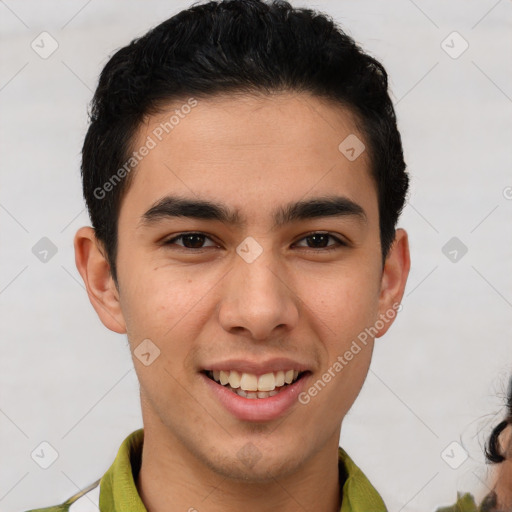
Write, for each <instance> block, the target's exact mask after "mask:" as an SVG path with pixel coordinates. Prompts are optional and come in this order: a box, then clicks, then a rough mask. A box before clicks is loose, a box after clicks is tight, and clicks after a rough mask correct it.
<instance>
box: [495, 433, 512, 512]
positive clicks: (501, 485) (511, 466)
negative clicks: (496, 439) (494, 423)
mask: <svg viewBox="0 0 512 512" xmlns="http://www.w3.org/2000/svg"><path fill="white" fill-rule="evenodd" d="M511 434H512V433H511V428H510V426H508V427H507V428H506V429H505V430H504V431H503V432H502V435H501V438H502V439H501V441H502V445H503V446H504V447H506V448H507V449H506V450H505V451H504V456H505V457H506V459H505V460H504V461H503V462H501V463H500V464H498V465H497V467H496V471H495V477H494V485H493V491H494V492H496V495H497V497H498V503H497V507H498V509H499V510H512V486H511V485H510V483H511V482H512V435H511Z"/></svg>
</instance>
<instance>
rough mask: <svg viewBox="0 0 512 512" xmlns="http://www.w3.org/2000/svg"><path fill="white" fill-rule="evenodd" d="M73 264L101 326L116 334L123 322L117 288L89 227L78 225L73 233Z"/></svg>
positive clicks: (100, 246) (124, 329) (124, 331)
mask: <svg viewBox="0 0 512 512" xmlns="http://www.w3.org/2000/svg"><path fill="white" fill-rule="evenodd" d="M74 245H75V263H76V268H77V269H78V272H80V275H81V276H82V279H83V280H84V283H85V287H86V289H87V294H88V295H89V300H90V301H91V304H92V306H93V307H94V309H95V310H96V313H97V314H98V316H99V318H100V320H101V321H102V323H103V325H105V327H107V328H108V329H110V330H111V331H114V332H118V333H119V334H124V333H126V324H125V321H124V317H123V314H122V311H121V306H120V303H119V291H118V289H117V286H116V284H115V282H114V279H113V277H112V274H111V273H110V265H109V263H108V261H107V258H106V256H105V250H104V248H103V245H102V244H101V242H100V241H99V240H98V239H97V238H96V234H95V232H94V229H93V228H91V227H83V228H80V229H79V230H78V231H77V233H76V235H75V242H74Z"/></svg>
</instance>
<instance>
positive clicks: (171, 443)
mask: <svg viewBox="0 0 512 512" xmlns="http://www.w3.org/2000/svg"><path fill="white" fill-rule="evenodd" d="M176 106H177V103H176V104H173V105H171V106H169V110H168V112H165V113H163V114H160V115H155V116H152V117H150V118H149V119H147V121H146V122H145V123H144V124H143V125H142V126H141V127H140V129H139V132H138V134H137V140H136V141H135V144H134V147H139V145H140V144H142V143H143V142H144V141H145V140H146V137H147V136H148V135H150V134H151V132H152V130H154V128H155V127H156V126H158V124H159V123H160V122H162V121H163V120H166V119H168V118H169V112H170V113H172V111H173V109H174V108H176ZM178 106H179V105H178ZM349 134H356V135H357V136H358V137H359V139H361V140H363V141H364V137H363V136H362V135H361V134H360V133H359V131H358V130H357V128H356V123H355V119H354V118H353V116H352V115H351V114H350V112H349V111H348V110H345V109H342V108H341V107H339V106H337V105H335V104H333V103H330V102H328V101H326V100H325V101H324V100H321V99H319V98H316V97H313V96H310V95H307V94H305V93H301V94H291V93H279V94H274V95H272V96H261V95H260V96H256V95H251V96H236V97H233V96H231V97H229V98H228V97H223V96H218V97H211V98H208V99H201V100H199V102H198V105H197V106H196V107H195V108H194V109H193V110H192V112H191V113H190V114H189V115H187V116H186V118H185V119H183V120H181V122H180V124H179V125H178V126H176V127H175V128H174V130H173V131H172V132H171V133H170V134H169V135H168V136H167V137H166V138H165V139H164V140H163V141H162V142H160V143H159V144H158V145H157V147H156V148H154V149H153V150H152V151H151V152H150V153H149V155H148V156H147V157H145V158H144V159H143V160H142V161H141V162H140V164H139V165H138V167H137V170H136V173H135V174H134V176H133V177H132V178H133V181H132V183H131V184H130V187H129V189H128V191H127V193H126V195H125V196H124V198H123V201H122V204H121V208H120V214H119V226H118V237H119V246H118V247H119V248H118V255H117V260H116V262H117V269H118V286H119V287H118V288H117V287H116V285H115V283H114V281H113V280H112V277H111V275H110V269H109V265H108V262H107V260H106V259H105V258H104V256H103V254H104V251H103V250H102V246H101V244H100V243H99V242H98V241H97V240H96V238H95V236H94V231H93V230H92V228H88V227H85V228H81V229H80V230H79V231H78V232H77V234H76V237H75V251H76V263H77V267H78V270H79V272H80V273H81V275H82V277H83V279H84V282H85V284H86V287H87V292H88V294H89V297H90V300H91V303H92V304H93V306H94V307H95V309H96V311H97V313H98V315H99V317H100V319H101V321H102V322H103V323H104V324H105V326H106V327H108V328H109V329H111V330H113V331H115V332H118V333H123V334H124V333H127V336H128V340H129V342H130V346H131V348H132V353H133V349H135V348H136V347H137V346H138V344H139V343H140V342H141V341H142V340H144V339H147V338H149V339H151V340H152V342H153V343H155V344H156V345H157V346H158V348H159V349H160V351H161V353H160V356H159V357H158V358H157V359H155V361H154V362H153V363H152V364H151V365H150V366H144V365H143V364H142V363H141V362H140V361H139V360H138V358H136V357H134V358H133V360H134V365H135V369H136V372H137V375H138V378H139V381H140V389H141V406H142V414H143V420H144V429H145V441H144V448H143V461H142V466H141V471H140V474H139V478H138V480H137V487H138V490H139V493H140V495H141V498H142V499H143V501H144V503H145V505H146V508H147V509H148V511H150V512H163V511H167V512H168V511H169V510H176V511H178V510H181V511H182V510H189V508H191V507H195V508H196V509H197V510H199V511H200V510H208V511H209V512H216V511H220V510H222V511H223V512H229V511H235V510H239V509H240V507H241V506H243V509H244V510H245V511H246V512H249V511H251V512H252V511H255V512H256V511H258V512H261V511H270V510H276V507H279V508H278V510H281V511H285V512H287V511H290V512H291V511H293V512H296V511H297V509H298V508H299V509H301V510H322V511H329V512H334V511H337V510H339V508H340V506H341V501H340V489H339V483H338V466H337V464H338V460H337V447H338V444H339V438H340V430H341V424H342V421H343V418H344V416H345V414H346V413H347V411H348V410H349V408H350V407H351V405H352V404H353V402H354V400H355V398H356V396H357V395H358V393H359V391H360V389H361V386H362V384H363V382H364V380H365V377H366V374H367V371H368V367H369V364H370V360H371V353H372V349H373V340H370V341H369V342H368V344H367V346H366V347H364V348H363V349H362V350H361V351H360V352H359V353H358V354H357V355H356V356H354V358H353V359H352V360H351V361H350V362H349V364H347V365H346V366H345V367H344V368H343V370H342V371H341V372H340V373H338V374H337V375H336V377H335V378H333V379H332V380H331V381H330V382H329V384H328V385H327V386H325V388H324V389H322V390H321V392H319V393H318V395H317V396H315V397H314V398H312V399H311V401H310V402H309V403H308V404H307V405H302V404H300V403H295V404H294V405H293V406H292V408H291V409H290V410H288V411H287V413H286V415H285V416H283V417H281V418H279V419H276V420H272V421H262V422H254V421H241V420H239V419H237V418H236V417H235V416H233V415H231V414H230V413H228V412H227V411H226V410H225V409H224V408H223V407H222V406H221V405H220V404H219V402H218V401H217V400H216V399H215V398H214V396H213V395H212V394H211V392H210V391H209V389H207V387H206V386H205V384H204V382H203V380H202V378H201V377H200V375H199V373H198V372H199V371H201V370H203V369H204V368H205V367H206V368H207V367H208V363H210V364H211V363H212V362H217V361H223V360H226V359H228V358H234V357H239V358H242V359H245V360H257V361H261V360H265V359H269V358H271V357H290V358H292V359H294V360H296V361H300V362H302V363H305V364H307V365H308V367H309V369H310V371H311V375H310V376H309V377H308V379H310V380H309V382H310V383H311V384H312V383H314V382H315V381H317V379H318V378H319V377H320V376H321V375H322V374H323V373H324V372H325V371H327V369H328V368H329V367H331V366H332V365H333V363H334V362H335V361H336V359H337V357H338V356H340V355H343V354H344V352H345V351H346V350H347V349H348V348H349V347H350V345H351V343H352V342H353V340H355V339H356V338H357V335H358V334H359V333H361V332H362V331H364V329H365V328H367V327H370V326H373V325H374V324H375V323H376V321H377V320H378V319H379V315H382V314H385V313H386V312H388V311H390V310H393V304H395V306H396V304H397V303H399V302H400V300H401V298H402V295H403V292H404V288H405V284H406V280H407V275H408V272H409V266H410V258H409V248H408V241H407V234H406V232H405V231H404V230H402V229H398V230H397V232H396V238H395V242H394V244H393V246H392V249H391V251H390V253H389V255H388V257H387V259H386V262H385V265H384V266H383V265H382V257H381V248H380V236H379V217H378V203H377V192H376V186H375V183H374V181H373V179H372V178H371V176H370V172H369V165H370V161H369V156H368V153H367V152H363V153H362V154H361V156H360V157H359V158H357V159H356V160H355V161H352V162H351V161H349V160H348V159H347V158H346V157H345V156H344V155H343V154H342V153H340V151H339V150H338V145H339V144H340V142H341V141H342V140H344V139H345V138H346V137H347V136H348V135H349ZM167 194H180V195H183V196H186V197H189V198H192V199H197V198H201V199H209V200H211V201H215V202H220V203H223V204H225V205H226V207H228V208H230V209H233V210H238V212H239V213H240V215H241V216H243V217H244V218H245V220H246V224H245V225H240V226H234V225H227V224H223V223H221V222H219V221H212V220H197V219H189V218H164V219H161V220H160V221H159V222H155V223H152V224H150V225H147V224H145V223H144V222H142V221H141V219H142V216H143V215H144V213H145V212H146V211H147V210H148V209H150V208H151V207H152V206H153V205H154V204H155V203H156V202H157V201H158V200H160V199H161V198H162V197H164V196H165V195H167ZM332 195H337V196H344V197H346V198H349V199H350V200H351V201H353V202H355V203H357V204H358V205H360V206H361V208H362V209H363V210H364V212H365V215H366V219H365V220H364V221H361V220H360V219H359V218H358V217H357V216H355V215H345V216H341V217H322V218H315V219H306V220H300V221H297V222H294V223H291V224H287V225H284V226H281V227H279V228H276V229H273V218H272V215H271V212H272V211H273V210H274V209H275V208H277V207H280V206H283V205H286V204H288V203H290V202H296V201H299V200H305V199H310V198H312V197H324V196H332ZM190 231H194V232H196V231H200V232H202V233H205V234H207V235H208V237H209V238H205V239H204V242H203V246H205V247H204V248H202V249H194V248H188V249H187V248H185V247H184V240H183V239H179V240H177V241H175V242H174V245H163V244H162V243H161V242H162V241H163V240H169V239H171V238H173V237H175V236H178V235H179V234H181V233H184V232H190ZM317 231H327V232H329V234H331V235H332V236H334V237H337V238H339V239H340V240H342V241H344V242H345V243H346V245H339V244H338V243H337V242H336V240H335V239H332V238H327V239H326V241H325V242H324V245H322V244H321V243H320V244H319V243H318V242H317V243H316V245H315V242H314V241H312V240H311V238H307V237H308V235H311V233H312V232H317ZM248 236H251V237H253V238H254V239H255V240H256V241H257V242H258V243H259V244H260V246H261V247H262V249H263V252H262V254H261V255H260V256H259V257H258V258H257V259H256V260H255V261H254V262H252V263H247V262H246V261H244V259H242V258H241V257H240V256H239V255H238V254H237V253H236V248H237V246H238V245H239V244H240V243H241V242H242V241H243V240H244V239H245V238H246V237H248ZM325 245H328V246H329V248H332V247H334V248H335V249H334V250H331V251H328V250H327V249H326V248H325ZM192 247H194V246H192ZM194 251H196V252H194ZM391 323H392V321H388V322H386V323H385V325H384V326H383V327H382V328H381V329H379V330H378V332H377V336H376V337H380V336H382V335H383V334H384V333H385V332H386V331H387V329H388V328H389V326H390V325H391ZM379 325H380V324H379ZM249 443H252V445H253V446H254V447H256V450H257V451H258V453H259V454H260V458H259V460H258V461H257V462H256V463H255V464H254V465H252V467H249V465H248V464H246V463H244V460H242V458H241V457H240V456H238V455H237V453H238V452H239V451H240V450H241V449H243V448H244V447H247V446H248V444H249ZM169 504H172V507H173V508H170V505H169Z"/></svg>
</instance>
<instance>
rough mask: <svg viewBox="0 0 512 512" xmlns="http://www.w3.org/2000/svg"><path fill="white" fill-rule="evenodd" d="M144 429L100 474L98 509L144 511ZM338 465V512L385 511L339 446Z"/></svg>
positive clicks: (106, 511) (136, 432)
mask: <svg viewBox="0 0 512 512" xmlns="http://www.w3.org/2000/svg"><path fill="white" fill-rule="evenodd" d="M143 442H144V429H142V428H141V429H139V430H136V431H135V432H132V433H131V434H130V435H129V436H128V437H127V438H126V439H125V440H124V441H123V443H122V444H121V446H120V448H119V451H118V453H117V456H116V458H115V460H114V462H113V464H112V465H111V466H110V468H109V469H108V471H107V472H106V473H105V474H104V475H103V477H102V479H101V482H100V486H101V492H100V510H102V511H104V512H116V511H118V510H130V512H147V510H146V508H145V507H144V503H142V500H141V499H140V496H139V494H138V492H137V487H136V485H135V481H136V480H137V477H138V474H139V470H140V465H141V461H142V446H143ZM338 467H339V475H340V485H341V486H342V488H343V500H342V504H341V509H340V512H387V511H386V507H385V505H384V502H383V501H382V498H381V497H380V496H379V494H378V493H377V491H376V490H375V488H374V487H373V486H372V484H371V483H370V482H369V481H368V479H367V478H366V476H365V475H364V473H363V472H362V471H361V470H360V469H359V468H358V467H357V466H356V464H355V463H354V461H353V460H352V459H351V458H350V457H349V456H348V454H347V453H346V452H345V450H344V449H343V448H341V447H340V448H338Z"/></svg>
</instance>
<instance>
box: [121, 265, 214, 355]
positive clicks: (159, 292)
mask: <svg viewBox="0 0 512 512" xmlns="http://www.w3.org/2000/svg"><path fill="white" fill-rule="evenodd" d="M205 290H208V287H207V286H205V283H201V282H200V280H199V279H195V280H193V279H191V278H189V277H188V276H187V275H185V274H184V273H180V272H174V271H173V272H172V273H171V272H165V271H163V270H160V269H158V270H154V271H149V272H146V273H142V272H139V273H138V274H136V277H135V278H133V279H132V280H131V281H130V282H129V283H128V286H126V287H125V288H124V289H122V290H121V308H122V310H123V315H124V318H125V321H126V325H127V331H128V338H129V339H130V341H131V342H134V343H135V342H136V341H137V339H138V338H141V337H142V339H144V338H150V339H154V340H155V343H157V344H158V345H159V346H160V345H162V347H161V348H162V349H163V348H166V346H167V345H169V344H172V343H173V341H172V340H173V339H174V338H175V337H176V336H178V335H179V334H180V333H181V334H183V329H187V328H188V329H190V328H193V326H192V327H191V326H190V325H188V326H187V320H188V317H191V316H194V317H195V318H196V319H197V315H198V312H200V310H201V301H200V299H201V297H203V296H204V295H205V293H206V291H205ZM197 325H199V323H198V322H197ZM164 342H165V343H164Z"/></svg>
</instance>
